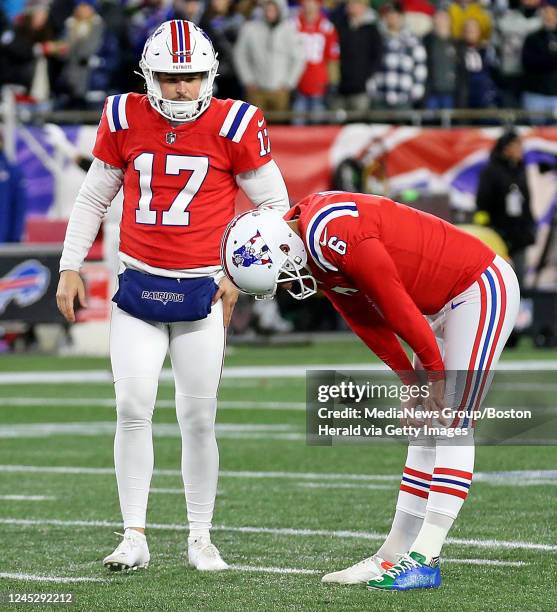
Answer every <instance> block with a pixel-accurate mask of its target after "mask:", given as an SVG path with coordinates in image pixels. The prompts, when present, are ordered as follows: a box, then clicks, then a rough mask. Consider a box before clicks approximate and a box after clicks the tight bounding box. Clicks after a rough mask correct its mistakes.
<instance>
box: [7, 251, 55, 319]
mask: <svg viewBox="0 0 557 612" xmlns="http://www.w3.org/2000/svg"><path fill="white" fill-rule="evenodd" d="M49 281H50V271H49V269H48V268H46V267H45V266H43V265H42V264H41V262H39V261H37V260H36V259H28V260H27V261H24V262H22V263H20V264H18V265H17V266H16V267H15V268H13V269H12V270H10V272H8V274H6V276H4V278H1V279H0V314H1V313H3V312H4V310H6V308H7V306H8V304H9V303H10V302H11V301H12V300H13V301H14V302H15V303H16V304H17V305H18V306H30V305H31V304H34V303H35V302H38V301H39V300H40V299H41V298H42V296H43V295H44V294H45V293H46V290H47V289H48V283H49Z"/></svg>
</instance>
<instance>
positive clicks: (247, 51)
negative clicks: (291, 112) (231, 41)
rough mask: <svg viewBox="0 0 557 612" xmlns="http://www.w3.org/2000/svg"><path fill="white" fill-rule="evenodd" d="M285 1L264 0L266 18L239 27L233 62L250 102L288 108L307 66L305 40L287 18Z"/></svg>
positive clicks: (263, 106) (264, 105)
mask: <svg viewBox="0 0 557 612" xmlns="http://www.w3.org/2000/svg"><path fill="white" fill-rule="evenodd" d="M287 12H288V7H287V5H286V2H285V0H264V2H263V17H262V19H255V20H254V21H249V22H247V23H246V24H244V26H243V27H242V29H241V30H240V36H239V37H238V41H237V43H236V46H235V48H234V62H235V65H236V71H237V73H238V75H239V77H240V81H241V83H242V85H243V86H244V88H245V92H246V98H247V100H248V102H250V103H251V104H253V105H255V106H259V107H260V108H261V109H263V110H266V111H287V110H288V109H289V108H290V94H291V92H292V91H293V90H294V89H295V88H296V86H297V85H298V81H299V80H300V77H301V75H302V72H303V70H304V66H305V60H304V48H303V44H304V43H303V39H302V37H301V35H300V34H299V32H298V31H297V30H296V24H295V23H294V22H293V21H292V20H290V19H288V18H287Z"/></svg>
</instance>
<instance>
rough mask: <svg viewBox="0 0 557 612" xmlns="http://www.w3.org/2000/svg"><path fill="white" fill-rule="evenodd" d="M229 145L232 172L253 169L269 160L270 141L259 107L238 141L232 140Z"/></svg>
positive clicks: (237, 172)
mask: <svg viewBox="0 0 557 612" xmlns="http://www.w3.org/2000/svg"><path fill="white" fill-rule="evenodd" d="M253 108H255V107H253ZM229 146H230V154H231V157H232V172H233V173H234V174H241V173H242V172H249V171H250V170H255V169H257V168H259V167H261V166H264V165H265V164H266V163H268V162H270V161H271V159H272V156H271V141H270V139H269V132H268V130H267V123H266V121H265V117H264V116H263V113H262V112H261V109H259V108H256V110H255V113H254V114H253V116H252V117H251V119H250V120H249V123H248V125H247V127H246V129H245V131H244V132H243V133H242V136H241V138H240V139H239V141H238V142H234V141H233V140H232V141H230V145H229Z"/></svg>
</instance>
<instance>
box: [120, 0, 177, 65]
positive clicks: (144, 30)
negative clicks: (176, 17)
mask: <svg viewBox="0 0 557 612" xmlns="http://www.w3.org/2000/svg"><path fill="white" fill-rule="evenodd" d="M169 19H173V9H172V7H171V6H169V5H168V4H167V3H166V2H165V0H143V2H141V3H140V4H139V5H138V7H137V8H136V9H135V12H134V13H133V14H132V15H131V18H130V23H129V40H130V44H131V47H132V51H133V54H134V57H135V58H136V61H137V60H138V59H139V58H140V57H141V53H142V51H143V46H144V45H145V42H146V40H147V39H148V38H149V36H150V35H151V33H152V32H153V31H154V30H155V29H156V28H157V27H158V26H159V25H160V24H161V23H163V21H168V20H169Z"/></svg>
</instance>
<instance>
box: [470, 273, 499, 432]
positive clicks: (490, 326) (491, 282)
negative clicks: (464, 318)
mask: <svg viewBox="0 0 557 612" xmlns="http://www.w3.org/2000/svg"><path fill="white" fill-rule="evenodd" d="M484 274H485V276H486V278H487V282H488V283H489V288H490V293H491V312H490V313H489V323H488V326H487V333H486V335H485V340H484V344H483V347H482V354H481V356H480V363H479V364H478V372H479V374H478V376H476V380H475V382H474V389H473V390H472V396H471V398H470V402H469V404H468V410H467V411H466V418H465V419H464V422H463V423H462V427H467V426H468V422H469V421H470V412H471V411H472V409H473V406H474V402H475V400H476V393H477V392H478V388H479V386H480V380H481V379H482V378H483V377H484V376H489V373H488V372H485V373H484V372H483V365H484V362H485V356H486V353H487V349H488V347H489V341H490V339H491V333H492V332H493V325H494V323H495V315H496V314H497V292H496V290H495V281H494V280H493V275H492V274H491V272H490V271H489V269H488V270H486V271H485V272H484Z"/></svg>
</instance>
